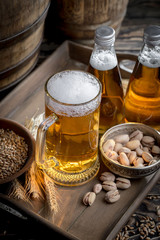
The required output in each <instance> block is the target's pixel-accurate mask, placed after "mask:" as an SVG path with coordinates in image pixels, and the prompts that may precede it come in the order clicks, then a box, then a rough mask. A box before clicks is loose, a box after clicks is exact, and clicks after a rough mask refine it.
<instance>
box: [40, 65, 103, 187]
mask: <svg viewBox="0 0 160 240" xmlns="http://www.w3.org/2000/svg"><path fill="white" fill-rule="evenodd" d="M101 91H102V87H101V83H100V81H99V80H98V79H97V78H96V77H94V76H93V75H91V74H90V73H87V72H84V71H78V70H66V71H62V72H59V73H57V74H55V75H54V76H52V77H51V78H50V79H49V80H48V81H47V82H46V84H45V117H46V119H45V120H44V121H43V122H42V123H41V124H40V126H39V128H38V132H37V141H36V144H37V148H36V161H37V164H38V165H39V167H40V168H42V169H43V170H44V171H45V172H46V173H47V175H48V176H49V177H51V178H52V179H53V180H54V181H55V182H56V183H58V184H60V185H66V186H76V185H81V184H83V183H85V182H88V181H89V180H91V179H92V178H93V177H94V176H95V175H96V174H97V173H98V170H99V165H100V164H99V160H98V137H99V111H100V110H99V109H100V102H101Z"/></svg>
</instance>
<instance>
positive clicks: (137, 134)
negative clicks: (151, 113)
mask: <svg viewBox="0 0 160 240" xmlns="http://www.w3.org/2000/svg"><path fill="white" fill-rule="evenodd" d="M129 138H130V140H139V141H141V140H142V138H143V133H142V132H141V131H140V130H138V129H137V130H135V131H134V132H132V133H131V134H130V136H129Z"/></svg>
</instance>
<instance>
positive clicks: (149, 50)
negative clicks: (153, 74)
mask: <svg viewBox="0 0 160 240" xmlns="http://www.w3.org/2000/svg"><path fill="white" fill-rule="evenodd" d="M138 60H139V62H140V63H141V64H142V65H144V66H146V67H149V68H157V67H160V45H158V46H154V45H150V44H147V43H144V45H143V47H142V49H141V51H140V53H139V56H138Z"/></svg>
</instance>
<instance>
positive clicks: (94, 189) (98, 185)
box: [93, 183, 102, 194]
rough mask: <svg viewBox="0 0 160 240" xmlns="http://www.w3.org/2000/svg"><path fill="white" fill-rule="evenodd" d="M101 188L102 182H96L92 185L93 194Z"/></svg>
mask: <svg viewBox="0 0 160 240" xmlns="http://www.w3.org/2000/svg"><path fill="white" fill-rule="evenodd" d="M101 190H102V184H100V183H97V184H95V185H94V187H93V192H95V194H98V193H100V191H101Z"/></svg>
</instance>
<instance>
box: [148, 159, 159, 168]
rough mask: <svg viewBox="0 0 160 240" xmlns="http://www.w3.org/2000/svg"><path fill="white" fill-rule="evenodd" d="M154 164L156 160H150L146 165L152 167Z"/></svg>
mask: <svg viewBox="0 0 160 240" xmlns="http://www.w3.org/2000/svg"><path fill="white" fill-rule="evenodd" d="M154 163H157V160H156V159H153V160H151V161H150V162H149V164H148V165H149V166H150V165H153V164H154Z"/></svg>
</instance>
